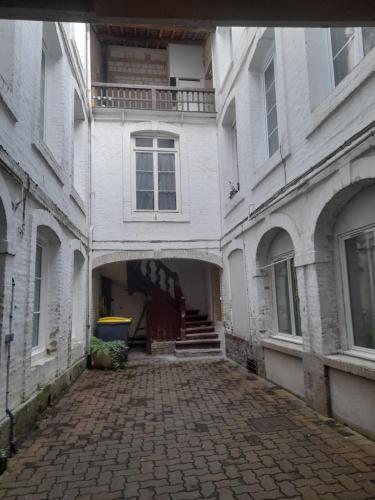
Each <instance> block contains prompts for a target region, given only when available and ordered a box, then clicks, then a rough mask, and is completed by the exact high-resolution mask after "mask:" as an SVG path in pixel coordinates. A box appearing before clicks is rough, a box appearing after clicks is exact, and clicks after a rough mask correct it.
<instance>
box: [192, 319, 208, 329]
mask: <svg viewBox="0 0 375 500" xmlns="http://www.w3.org/2000/svg"><path fill="white" fill-rule="evenodd" d="M210 325H212V321H209V320H200V321H199V320H198V321H190V320H189V319H188V320H187V321H186V327H187V328H190V327H193V326H210Z"/></svg>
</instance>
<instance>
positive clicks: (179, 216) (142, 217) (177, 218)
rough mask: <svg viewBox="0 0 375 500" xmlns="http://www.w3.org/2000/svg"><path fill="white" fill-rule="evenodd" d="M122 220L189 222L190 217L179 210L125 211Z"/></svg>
mask: <svg viewBox="0 0 375 500" xmlns="http://www.w3.org/2000/svg"><path fill="white" fill-rule="evenodd" d="M124 222H190V218H189V217H188V216H187V215H186V214H184V213H181V212H143V211H139V212H137V211H133V212H130V213H126V214H125V217H124Z"/></svg>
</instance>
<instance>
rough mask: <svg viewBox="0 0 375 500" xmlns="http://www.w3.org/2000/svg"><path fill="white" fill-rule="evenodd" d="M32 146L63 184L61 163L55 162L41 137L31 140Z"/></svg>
mask: <svg viewBox="0 0 375 500" xmlns="http://www.w3.org/2000/svg"><path fill="white" fill-rule="evenodd" d="M33 146H34V148H35V149H36V150H37V151H38V153H39V154H40V155H41V156H42V158H43V159H44V161H45V162H46V163H47V165H48V166H49V168H50V169H51V170H52V172H53V173H54V174H55V176H56V177H57V179H58V180H59V182H60V183H61V184H64V180H63V177H62V168H61V165H60V164H59V163H58V162H57V160H56V158H55V157H54V155H53V153H52V151H51V150H50V149H49V147H48V146H47V144H46V143H45V142H44V141H43V140H42V139H35V140H34V142H33Z"/></svg>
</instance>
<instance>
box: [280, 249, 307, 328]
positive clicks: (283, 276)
mask: <svg viewBox="0 0 375 500" xmlns="http://www.w3.org/2000/svg"><path fill="white" fill-rule="evenodd" d="M273 292H274V306H275V320H276V325H277V332H278V333H280V334H283V335H285V334H286V335H296V336H301V335H302V334H301V319H300V313H299V299H298V287H297V279H296V272H295V267H294V262H293V258H289V259H285V260H282V261H279V262H276V263H275V264H274V265H273Z"/></svg>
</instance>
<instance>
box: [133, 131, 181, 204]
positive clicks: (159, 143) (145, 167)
mask: <svg viewBox="0 0 375 500" xmlns="http://www.w3.org/2000/svg"><path fill="white" fill-rule="evenodd" d="M132 139H133V151H134V164H135V175H134V178H135V186H134V190H135V193H134V194H135V197H134V202H133V206H134V210H136V211H153V212H177V211H179V210H180V199H179V189H177V186H178V183H179V171H178V141H177V138H176V137H174V136H168V135H164V134H162V135H154V136H150V135H143V134H141V135H135V136H134V137H133V138H132Z"/></svg>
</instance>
